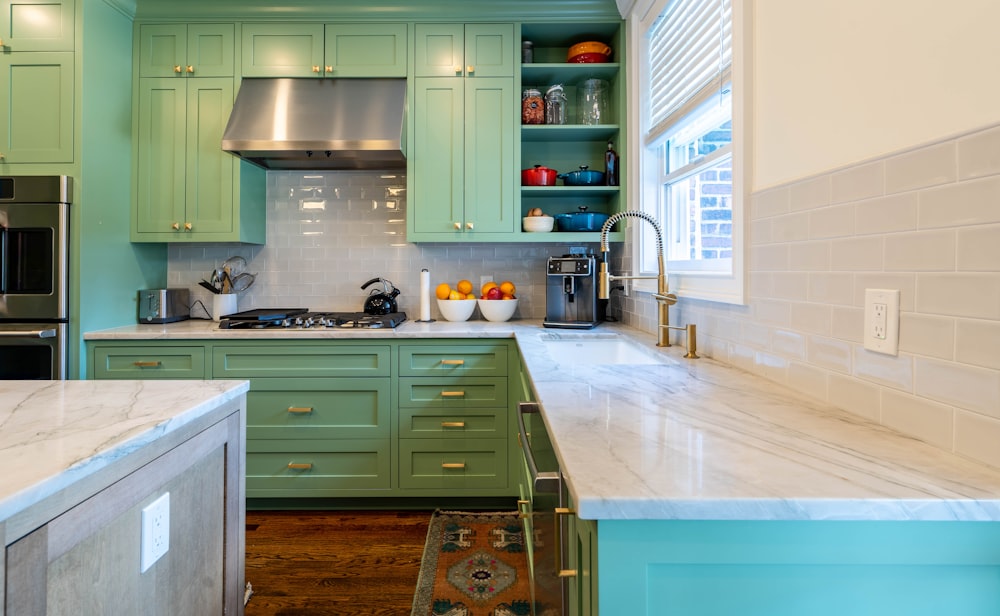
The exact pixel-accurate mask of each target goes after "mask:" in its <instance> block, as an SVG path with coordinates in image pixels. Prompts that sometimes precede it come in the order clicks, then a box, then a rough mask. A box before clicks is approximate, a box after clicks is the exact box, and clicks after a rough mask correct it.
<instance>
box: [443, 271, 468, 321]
mask: <svg viewBox="0 0 1000 616" xmlns="http://www.w3.org/2000/svg"><path fill="white" fill-rule="evenodd" d="M434 292H435V295H436V296H437V304H438V310H440V311H441V316H442V317H444V319H445V320H446V321H468V320H469V318H470V317H472V313H473V312H474V311H475V310H476V296H475V294H474V293H472V283H471V282H469V281H468V280H459V281H458V284H456V285H455V287H454V288H452V286H451V285H449V284H448V283H447V282H442V283H441V284H439V285H438V286H437V288H436V289H435V291H434Z"/></svg>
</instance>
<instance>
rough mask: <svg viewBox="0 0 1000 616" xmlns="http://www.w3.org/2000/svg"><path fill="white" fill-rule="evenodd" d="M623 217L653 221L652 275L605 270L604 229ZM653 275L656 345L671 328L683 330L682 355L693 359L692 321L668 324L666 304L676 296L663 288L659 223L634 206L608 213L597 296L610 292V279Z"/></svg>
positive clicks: (667, 343) (667, 342)
mask: <svg viewBox="0 0 1000 616" xmlns="http://www.w3.org/2000/svg"><path fill="white" fill-rule="evenodd" d="M625 218H639V219H641V220H645V221H646V222H648V223H649V224H651V225H653V231H655V232H656V268H657V274H656V276H616V275H614V274H612V273H611V272H610V271H608V253H609V252H610V249H609V248H608V232H609V231H610V230H611V228H612V227H614V226H615V224H616V223H618V221H620V220H623V219H625ZM654 278H655V279H656V293H654V294H653V299H655V300H656V304H657V320H656V332H657V335H656V346H660V347H668V346H670V336H669V334H670V330H671V329H676V330H680V331H684V332H686V333H687V353H686V354H685V355H684V357H687V358H689V359H697V358H698V343H697V340H696V338H695V326H694V324H691V325H687V326H684V327H673V326H671V325H670V314H669V312H668V310H669V308H670V306H673V305H674V304H676V303H677V296H676V295H674V294H673V293H670V292H669V291H668V289H667V272H666V267H665V261H664V257H663V232H662V231H661V230H660V223H659V222H657V221H656V219H655V218H653V217H652V216H651V215H649V214H647V213H646V212H640V211H638V210H626V211H624V212H618V213H617V214H612V215H611V216H610V217H609V218H608V220H607V221H606V222H605V223H604V225H603V226H602V227H601V265H600V269H599V270H598V275H597V297H599V298H600V299H608V297H609V296H610V295H611V281H612V280H640V279H642V280H652V279H654Z"/></svg>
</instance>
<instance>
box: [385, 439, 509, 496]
mask: <svg viewBox="0 0 1000 616" xmlns="http://www.w3.org/2000/svg"><path fill="white" fill-rule="evenodd" d="M399 466H400V468H399V487H400V488H413V489H447V490H466V489H473V490H475V489H484V488H503V487H506V486H507V476H508V471H507V439H469V440H467V441H456V440H453V439H400V442H399Z"/></svg>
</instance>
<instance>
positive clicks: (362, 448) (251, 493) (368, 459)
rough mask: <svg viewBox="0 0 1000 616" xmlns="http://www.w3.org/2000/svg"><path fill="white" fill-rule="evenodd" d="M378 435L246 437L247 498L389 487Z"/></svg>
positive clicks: (387, 462)
mask: <svg viewBox="0 0 1000 616" xmlns="http://www.w3.org/2000/svg"><path fill="white" fill-rule="evenodd" d="M390 446H391V444H390V441H389V438H388V437H387V438H383V439H310V440H272V439H253V440H250V439H248V440H247V464H246V466H247V483H246V491H247V498H275V497H280V498H288V497H295V498H300V497H329V496H376V495H378V493H379V492H383V493H388V492H389V490H390V488H392V467H391V458H392V455H391V448H390Z"/></svg>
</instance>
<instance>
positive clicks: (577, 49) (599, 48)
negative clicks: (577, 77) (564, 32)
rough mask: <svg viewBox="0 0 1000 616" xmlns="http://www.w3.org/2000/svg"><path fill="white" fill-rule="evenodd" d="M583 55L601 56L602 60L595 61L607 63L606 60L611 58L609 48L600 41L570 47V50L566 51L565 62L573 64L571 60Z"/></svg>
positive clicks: (585, 42)
mask: <svg viewBox="0 0 1000 616" xmlns="http://www.w3.org/2000/svg"><path fill="white" fill-rule="evenodd" d="M583 54H594V55H595V56H602V57H603V60H597V61H598V62H607V61H608V58H610V57H611V48H610V47H608V46H607V45H605V44H604V43H602V42H600V41H583V42H582V43H577V44H575V45H571V46H570V48H569V49H568V50H567V51H566V61H567V62H573V61H574V60H573V58H575V57H577V56H580V55H583Z"/></svg>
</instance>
